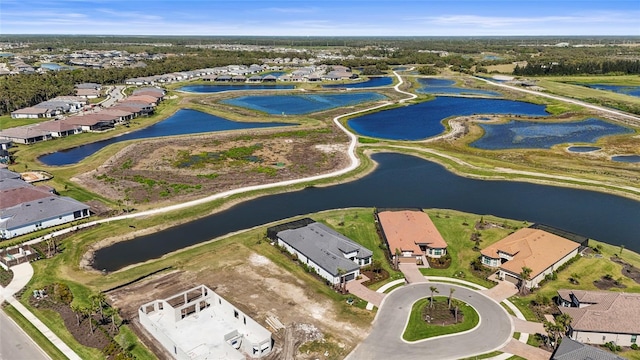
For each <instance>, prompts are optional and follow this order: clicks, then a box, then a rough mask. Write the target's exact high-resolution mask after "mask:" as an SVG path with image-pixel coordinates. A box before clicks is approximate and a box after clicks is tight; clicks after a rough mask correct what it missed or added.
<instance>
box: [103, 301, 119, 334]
mask: <svg viewBox="0 0 640 360" xmlns="http://www.w3.org/2000/svg"><path fill="white" fill-rule="evenodd" d="M104 311H105V313H106V315H107V316H108V317H111V330H112V331H113V332H115V331H116V329H117V328H118V326H117V325H116V315H117V314H118V309H117V308H114V307H111V306H110V307H108V308H106V309H104Z"/></svg>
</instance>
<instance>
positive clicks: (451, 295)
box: [449, 288, 458, 322]
mask: <svg viewBox="0 0 640 360" xmlns="http://www.w3.org/2000/svg"><path fill="white" fill-rule="evenodd" d="M455 291H456V289H454V288H449V309H451V297H453V293H454V292H455ZM456 322H458V320H456Z"/></svg>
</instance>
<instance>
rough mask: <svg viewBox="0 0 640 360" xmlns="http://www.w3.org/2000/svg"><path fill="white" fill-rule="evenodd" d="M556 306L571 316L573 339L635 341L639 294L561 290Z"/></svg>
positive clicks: (639, 330) (639, 318) (639, 320)
mask: <svg viewBox="0 0 640 360" xmlns="http://www.w3.org/2000/svg"><path fill="white" fill-rule="evenodd" d="M558 305H559V306H558V308H559V309H560V312H562V313H563V314H568V315H569V316H571V325H570V327H569V336H570V337H571V339H573V340H576V341H580V342H583V343H587V344H606V343H608V342H614V343H615V344H616V345H619V346H631V345H633V344H637V343H638V337H639V336H640V294H629V293H619V292H612V291H586V290H568V289H560V290H558Z"/></svg>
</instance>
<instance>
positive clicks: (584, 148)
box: [567, 146, 601, 153]
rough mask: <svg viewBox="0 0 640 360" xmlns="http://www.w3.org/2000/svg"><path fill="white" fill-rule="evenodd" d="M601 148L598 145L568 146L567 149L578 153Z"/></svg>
mask: <svg viewBox="0 0 640 360" xmlns="http://www.w3.org/2000/svg"><path fill="white" fill-rule="evenodd" d="M600 149H601V148H599V147H597V146H569V147H568V148H567V150H569V151H571V152H577V153H586V152H592V151H596V150H600Z"/></svg>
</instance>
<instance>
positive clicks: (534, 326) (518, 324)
mask: <svg viewBox="0 0 640 360" xmlns="http://www.w3.org/2000/svg"><path fill="white" fill-rule="evenodd" d="M511 320H512V321H513V326H514V327H515V331H516V332H519V333H527V334H545V333H546V331H545V330H544V325H542V323H539V322H533V321H527V320H523V319H519V318H517V317H515V316H512V317H511Z"/></svg>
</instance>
